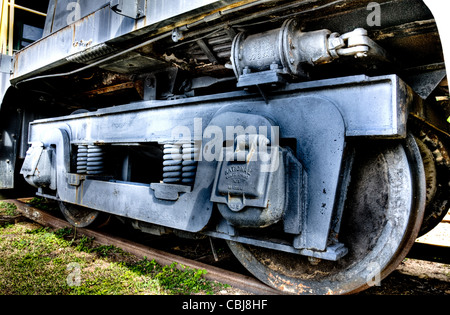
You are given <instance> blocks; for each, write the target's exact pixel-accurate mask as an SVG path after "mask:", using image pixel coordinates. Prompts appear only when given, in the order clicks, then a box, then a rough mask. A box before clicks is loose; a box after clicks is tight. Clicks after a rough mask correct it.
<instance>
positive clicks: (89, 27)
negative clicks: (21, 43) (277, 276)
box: [12, 0, 264, 83]
mask: <svg viewBox="0 0 450 315" xmlns="http://www.w3.org/2000/svg"><path fill="white" fill-rule="evenodd" d="M237 2H239V0H172V1H167V0H146V4H145V8H146V9H145V17H143V18H140V19H133V18H130V17H127V16H124V15H121V14H119V13H117V12H115V11H114V10H113V8H111V6H110V0H101V1H88V0H78V1H71V0H58V1H56V0H55V1H51V2H50V5H49V10H48V14H47V17H48V18H47V21H46V26H45V30H44V36H45V37H44V38H42V39H41V40H38V41H36V42H34V43H33V44H31V45H29V46H27V47H26V48H24V49H23V50H21V51H19V52H18V53H17V54H16V55H15V57H14V71H13V76H12V82H13V83H16V82H18V81H20V80H22V79H26V78H29V77H32V76H36V75H39V74H41V73H43V72H44V71H46V70H49V69H53V68H56V67H58V66H62V65H66V64H68V63H69V62H73V59H74V57H77V58H79V57H80V56H79V54H86V55H87V56H92V51H95V52H96V54H95V56H96V57H97V58H98V57H100V56H107V55H108V54H110V53H111V52H113V51H116V50H115V49H119V50H120V47H121V45H122V44H123V42H124V41H127V40H130V39H133V38H136V37H139V36H143V35H148V34H154V33H160V30H161V29H163V28H164V27H167V26H170V25H172V26H173V25H178V24H180V23H182V22H181V21H187V22H186V23H189V22H192V21H195V20H196V19H198V20H199V21H204V22H207V21H210V20H211V19H219V18H220V14H216V15H214V14H212V16H211V17H209V18H208V17H207V14H208V13H211V12H215V11H217V10H219V9H223V10H226V9H227V8H229V7H230V6H231V5H233V4H235V3H237ZM259 2H261V1H255V3H259ZM262 2H264V1H262ZM115 3H116V1H113V5H114V4H115ZM224 14H225V13H224ZM169 30H171V28H170V27H169ZM113 47H114V48H113ZM123 57H124V56H122V58H123ZM132 57H133V56H132ZM141 59H142V58H141ZM142 60H143V61H146V59H145V58H143V59H142ZM87 63H88V62H87ZM114 69H115V70H117V67H116V68H114ZM133 70H134V71H136V69H133ZM139 70H142V69H139Z"/></svg>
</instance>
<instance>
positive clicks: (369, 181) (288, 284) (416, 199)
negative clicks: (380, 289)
mask: <svg viewBox="0 0 450 315" xmlns="http://www.w3.org/2000/svg"><path fill="white" fill-rule="evenodd" d="M380 145H381V146H380ZM355 147H356V148H357V153H356V157H355V163H354V166H353V171H352V174H351V176H352V181H351V183H350V187H349V190H348V194H347V196H348V197H347V200H346V206H345V210H344V216H343V218H342V224H341V230H340V234H339V241H340V242H342V243H344V244H345V245H346V246H347V248H348V249H349V252H348V254H347V255H346V256H345V257H343V258H341V259H340V260H338V261H336V262H332V261H325V260H322V261H320V262H317V260H310V259H308V257H303V256H298V255H293V254H288V253H282V252H278V251H273V250H269V249H263V248H259V247H255V246H249V245H243V244H239V243H236V242H231V241H230V242H229V246H230V248H231V250H232V252H233V253H234V255H235V256H236V257H237V258H238V260H239V261H240V262H241V263H242V264H243V265H244V266H245V267H246V268H247V269H248V270H249V271H250V272H251V273H253V274H254V275H255V276H256V277H257V278H258V279H260V280H261V281H263V282H264V283H266V284H268V285H270V286H272V287H275V288H277V289H279V290H282V291H285V292H287V293H294V294H349V293H356V292H358V291H361V290H364V289H366V288H368V287H370V286H371V285H374V284H377V283H379V281H381V280H382V279H383V278H384V277H386V276H387V275H388V274H389V273H391V272H392V271H393V270H395V268H396V267H397V266H398V264H399V263H400V262H401V261H402V260H403V259H404V257H405V256H406V254H407V253H408V251H409V249H410V248H411V246H412V244H413V243H414V241H415V239H416V237H417V234H418V231H419V229H420V225H421V222H422V218H423V213H424V208H425V199H426V187H425V186H426V185H425V174H424V167H423V163H422V159H421V156H420V151H419V148H418V146H417V144H416V142H415V140H414V138H413V137H411V136H408V138H407V139H406V140H405V141H404V142H403V143H398V142H394V143H392V142H381V143H378V142H377V143H369V144H366V145H364V144H361V143H358V145H357V146H355ZM380 148H382V149H380Z"/></svg>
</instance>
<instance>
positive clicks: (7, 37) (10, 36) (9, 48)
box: [0, 0, 47, 56]
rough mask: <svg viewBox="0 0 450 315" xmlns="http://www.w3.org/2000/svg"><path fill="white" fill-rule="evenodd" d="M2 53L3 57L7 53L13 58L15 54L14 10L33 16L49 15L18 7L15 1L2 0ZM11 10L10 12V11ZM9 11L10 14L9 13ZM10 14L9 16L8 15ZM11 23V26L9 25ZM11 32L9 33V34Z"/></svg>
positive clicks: (0, 25) (0, 21)
mask: <svg viewBox="0 0 450 315" xmlns="http://www.w3.org/2000/svg"><path fill="white" fill-rule="evenodd" d="M0 3H1V9H0V14H1V15H0V45H1V48H0V51H1V53H2V54H3V55H6V54H7V53H8V54H9V55H10V56H12V55H13V53H14V50H13V45H14V44H13V43H14V9H20V10H24V11H27V12H30V13H33V14H37V15H41V16H47V14H45V13H42V12H39V11H36V10H33V9H30V8H26V7H24V6H21V5H17V4H16V3H15V0H0ZM8 8H9V10H8ZM8 11H9V12H8ZM8 13H9V14H8ZM8 21H9V25H8ZM8 30H9V33H8Z"/></svg>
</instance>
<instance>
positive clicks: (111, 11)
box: [0, 0, 450, 294]
mask: <svg viewBox="0 0 450 315" xmlns="http://www.w3.org/2000/svg"><path fill="white" fill-rule="evenodd" d="M434 5H436V2H433V3H430V7H432V6H434ZM439 23H441V22H439ZM439 23H438V24H436V20H435V19H434V17H433V15H432V13H431V12H430V10H429V8H428V7H427V6H426V5H425V4H424V3H423V2H422V1H419V0H396V1H379V2H370V1H360V0H355V1H353V0H352V1H329V0H323V1H321V0H314V1H310V0H303V1H298V0H297V1H291V0H279V1H276V0H246V1H234V0H220V1H213V0H209V1H207V0H196V1H184V0H174V1H163V0H133V1H127V0H112V1H109V0H104V1H100V0H99V1H84V0H79V1H76V2H75V1H67V0H66V1H61V0H60V1H50V3H49V7H48V12H47V18H46V23H45V27H44V30H43V38H42V39H40V40H38V41H36V42H34V43H33V44H31V45H29V46H27V47H26V48H24V49H22V50H20V51H18V52H17V53H16V54H15V55H14V57H13V58H12V69H11V74H10V84H11V86H10V87H9V88H8V90H7V91H6V93H5V95H4V97H3V103H2V106H1V109H0V110H1V116H0V122H1V125H0V127H1V128H2V131H3V136H2V139H1V143H0V144H1V154H0V184H1V188H2V189H14V188H16V189H17V187H22V186H21V185H22V182H24V181H23V179H25V181H26V182H27V183H28V184H30V185H31V186H33V187H35V188H37V195H39V196H42V197H46V198H49V199H54V200H57V201H58V203H59V205H60V208H61V211H62V212H63V214H64V216H65V217H66V218H67V220H68V221H69V222H70V223H72V224H73V225H75V226H79V227H85V226H89V225H94V224H96V223H97V222H98V221H99V220H101V218H102V216H103V215H105V214H108V215H115V216H117V217H120V218H121V220H122V221H124V222H127V223H130V224H132V225H133V226H134V227H135V228H137V229H141V230H142V231H144V232H147V233H152V234H156V235H163V234H167V233H175V234H178V235H180V236H184V237H193V238H196V237H214V238H219V239H224V240H226V241H227V242H228V244H229V246H230V248H231V250H232V251H233V253H234V254H235V255H236V257H237V258H238V259H239V260H240V261H241V262H242V264H243V265H244V266H245V267H247V268H248V269H249V271H250V272H252V273H253V274H254V275H255V276H256V277H257V278H259V279H260V280H261V281H263V282H265V283H267V284H269V285H271V286H273V287H276V288H278V289H280V290H282V291H285V292H289V293H296V294H302V293H305V294H330V293H332V294H346V293H351V292H357V291H360V290H363V289H365V288H367V287H369V286H370V285H372V284H373V283H374V282H373V281H374V279H377V278H378V279H380V278H383V277H385V276H386V275H388V274H389V273H390V272H391V271H392V270H394V269H395V268H396V267H397V265H398V264H399V263H400V262H401V260H402V259H403V258H404V257H405V255H406V254H407V252H408V250H409V249H410V247H411V246H412V243H413V242H414V240H415V238H416V237H417V235H418V234H424V233H426V232H427V231H429V230H430V229H432V228H433V227H434V226H435V225H437V224H438V223H439V222H440V220H441V219H442V217H443V215H445V213H446V212H447V211H448V198H449V189H450V187H449V179H450V178H449V171H450V169H449V168H450V158H449V155H448V151H447V149H446V148H447V146H448V141H449V135H450V133H449V132H450V128H449V125H448V121H447V118H448V117H449V115H450V111H449V110H450V107H449V105H448V84H447V79H446V68H445V61H444V55H445V53H448V51H447V50H446V49H444V48H445V44H446V43H447V41H445V40H444V39H445V36H447V35H448V34H439V32H438V25H441V24H439ZM442 23H445V21H442ZM441 38H442V41H441ZM2 60H3V59H2ZM5 60H8V57H6V56H5ZM447 61H448V60H447ZM2 68H3V63H2Z"/></svg>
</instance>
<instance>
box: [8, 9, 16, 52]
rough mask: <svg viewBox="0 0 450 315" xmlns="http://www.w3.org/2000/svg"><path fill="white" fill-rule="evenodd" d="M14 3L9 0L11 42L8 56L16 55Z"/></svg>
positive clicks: (9, 42)
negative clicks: (14, 44) (14, 43)
mask: <svg viewBox="0 0 450 315" xmlns="http://www.w3.org/2000/svg"><path fill="white" fill-rule="evenodd" d="M14 1H15V0H9V35H8V37H9V41H8V55H10V56H12V55H13V53H14V49H13V48H14V47H13V38H14Z"/></svg>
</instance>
